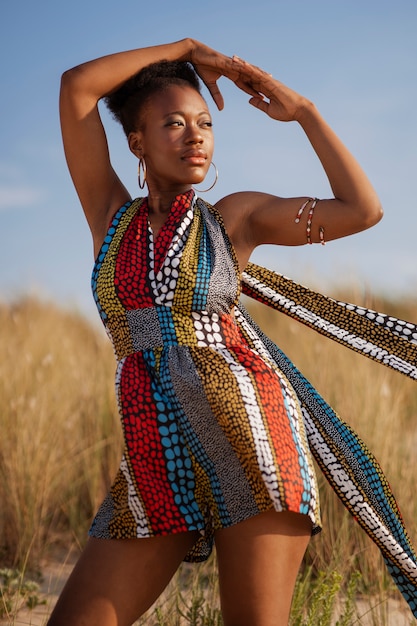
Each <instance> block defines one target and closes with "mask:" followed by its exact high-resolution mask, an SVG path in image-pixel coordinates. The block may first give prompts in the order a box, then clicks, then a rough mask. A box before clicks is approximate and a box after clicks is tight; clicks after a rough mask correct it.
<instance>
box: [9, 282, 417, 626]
mask: <svg viewBox="0 0 417 626" xmlns="http://www.w3.org/2000/svg"><path fill="white" fill-rule="evenodd" d="M333 295H334V294H333ZM344 298H345V299H346V295H345V294H344ZM348 299H349V298H348ZM350 300H351V301H354V302H357V303H358V304H360V303H361V302H360V298H358V294H352V297H351V298H350ZM363 304H367V305H368V306H372V307H373V308H376V309H378V310H382V311H384V312H387V313H391V314H393V315H398V316H401V317H404V318H405V319H410V320H411V321H413V320H414V319H415V318H416V317H417V316H416V311H417V307H416V302H410V303H406V302H403V303H402V304H401V306H400V307H398V306H395V307H394V305H392V304H391V303H389V302H366V303H365V302H363ZM252 313H253V314H254V317H256V319H257V321H258V323H259V324H260V325H261V326H262V327H263V328H264V330H266V332H267V333H268V334H269V335H270V336H271V338H272V339H274V340H275V341H276V342H277V343H278V344H279V345H280V347H281V348H282V349H283V350H284V352H286V353H287V354H288V356H289V357H290V358H291V359H292V360H293V361H294V362H295V364H296V365H297V366H298V367H299V368H300V370H301V371H302V372H303V373H304V374H305V375H306V376H307V378H309V380H311V382H312V383H313V384H314V385H315V386H316V387H317V389H318V390H319V392H320V393H321V394H322V395H323V396H324V397H325V398H326V399H327V400H328V401H329V402H330V404H332V405H333V406H334V407H335V408H336V409H337V411H338V412H339V413H340V414H341V415H342V417H343V418H344V419H345V420H346V421H347V422H349V423H350V424H351V425H352V426H353V427H354V428H355V430H357V432H358V433H359V434H360V436H361V437H362V438H363V439H364V440H365V441H366V442H367V443H368V445H369V447H370V448H371V450H372V451H373V452H374V453H375V455H376V456H377V458H378V459H379V461H380V463H381V465H382V467H383V468H384V470H385V473H386V474H387V476H388V478H389V481H390V483H391V485H392V487H393V490H394V493H395V494H396V496H397V499H398V502H399V505H400V508H401V510H402V513H403V516H404V518H405V521H406V525H407V526H408V528H409V531H410V534H411V538H412V539H416V538H417V524H416V520H417V499H416V498H415V497H414V496H415V492H414V479H415V477H414V475H413V474H414V472H415V449H416V444H417V428H416V423H417V421H416V416H417V395H416V393H415V390H416V388H415V383H413V382H412V381H409V380H407V379H406V378H405V377H403V376H401V375H400V374H398V373H395V372H391V371H390V370H388V369H386V368H384V367H381V366H379V365H377V364H375V363H372V362H370V361H368V360H367V359H364V358H363V357H360V356H359V355H356V354H354V353H351V352H350V351H349V350H347V349H346V348H343V347H341V346H338V345H336V344H334V343H333V342H331V341H330V340H327V339H324V338H321V337H319V336H318V335H316V334H315V333H314V332H313V331H311V330H308V329H306V328H304V327H302V326H300V324H298V323H296V322H294V321H292V320H289V319H286V318H284V317H283V316H282V315H280V314H277V313H274V312H273V311H270V310H267V309H266V308H265V307H263V306H261V305H255V306H254V307H252ZM0 344H1V346H2V354H3V358H2V360H1V362H0V428H1V433H2V437H1V440H0V500H1V502H2V508H1V511H0V542H1V543H0V550H1V553H0V556H1V558H0V565H2V566H4V565H13V566H16V567H19V568H23V567H25V568H27V569H33V568H36V567H37V566H38V565H39V563H40V562H41V560H42V558H44V557H46V556H47V555H48V554H50V553H51V550H52V549H53V548H55V547H56V546H65V549H69V548H70V546H71V545H79V544H82V543H83V542H84V540H85V536H86V531H87V528H88V525H89V523H90V520H91V517H92V515H93V513H94V511H95V509H96V508H97V506H98V504H99V503H100V502H101V500H102V498H103V497H104V495H105V493H106V490H107V488H108V486H109V484H110V482H111V479H112V477H113V476H114V474H115V472H116V468H117V466H118V463H119V459H120V449H121V433H120V426H119V418H118V416H117V410H116V406H115V399H114V391H113V378H114V357H113V353H112V349H111V345H110V342H109V341H108V340H107V338H106V337H105V336H104V333H103V332H101V331H98V330H97V329H96V328H95V327H93V326H92V325H91V324H90V323H89V322H87V321H86V320H85V319H84V318H82V317H80V316H79V315H77V314H75V313H71V312H68V311H63V310H60V309H58V308H56V307H55V306H53V305H51V304H49V303H42V302H39V301H37V300H36V299H29V298H28V299H22V300H20V301H17V302H15V303H13V304H5V303H4V304H1V303H0ZM322 512H323V523H324V528H325V531H324V532H323V533H322V535H321V536H319V537H317V538H315V539H314V540H313V541H312V542H311V546H310V549H309V553H308V556H307V559H306V563H307V564H308V565H312V566H313V568H314V569H315V571H317V572H318V571H337V572H339V573H340V574H341V575H342V579H343V581H344V584H347V583H348V581H349V580H350V578H351V577H352V575H353V573H354V572H355V571H358V570H359V571H360V572H361V576H362V578H361V583H360V590H362V591H363V592H366V593H367V594H369V593H372V594H380V597H386V594H387V593H391V591H392V588H391V586H390V585H391V584H390V581H389V578H388V575H387V574H385V568H384V566H383V565H382V561H381V559H380V556H379V554H378V551H377V550H376V549H375V548H374V546H372V545H371V542H370V540H368V538H367V537H366V536H365V535H364V533H363V532H362V531H361V530H360V529H359V528H357V527H356V525H355V524H354V523H353V522H352V521H351V519H350V518H349V517H348V515H347V514H346V513H345V511H344V510H343V507H342V506H340V505H339V503H338V501H337V499H336V497H335V496H334V495H333V493H332V492H331V491H330V490H329V489H328V488H327V486H326V485H323V488H322ZM378 619H379V618H378ZM149 623H150V622H149ZM155 623H156V622H155ZM160 623H164V622H163V621H161V622H160ZM166 623H168V622H166ZM207 623H209V622H207ZM213 623H214V622H213ZM377 623H385V622H383V621H379V622H378V621H375V624H377Z"/></svg>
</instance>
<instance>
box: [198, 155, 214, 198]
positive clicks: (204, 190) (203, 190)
mask: <svg viewBox="0 0 417 626" xmlns="http://www.w3.org/2000/svg"><path fill="white" fill-rule="evenodd" d="M210 165H212V166H213V167H214V172H215V173H214V176H215V178H214V183H213V184H212V185H211V187H209V188H208V189H197V187H194V189H195V190H196V191H198V192H199V193H206V191H210V189H213V187H214V185H215V184H216V183H217V179H218V178H219V171H218V169H217V167H216V166H215V164H214V163H213V161H212V162H211V163H210Z"/></svg>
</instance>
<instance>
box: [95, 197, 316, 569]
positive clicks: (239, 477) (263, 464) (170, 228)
mask: <svg viewBox="0 0 417 626" xmlns="http://www.w3.org/2000/svg"><path fill="white" fill-rule="evenodd" d="M240 289H241V281H240V272H239V267H238V264H237V260H236V258H235V255H234V251H233V249H232V246H231V245H230V242H229V239H228V237H227V235H226V233H225V230H224V228H223V225H222V221H221V218H220V216H219V215H218V214H217V213H216V212H215V211H214V209H212V208H211V207H208V206H207V205H206V204H205V203H204V202H203V201H201V200H199V199H197V198H196V197H195V196H194V193H193V191H190V192H189V193H187V194H184V195H181V196H178V197H177V198H176V199H175V201H174V203H173V205H172V209H171V212H170V214H169V217H168V219H167V221H166V222H165V224H164V226H163V228H162V229H161V231H160V232H159V233H158V236H157V237H156V240H154V238H153V234H152V230H151V228H150V227H149V224H148V204H147V201H146V200H143V201H141V200H135V201H134V202H132V203H128V204H126V205H125V206H123V207H122V208H121V209H120V210H119V211H118V213H117V214H116V215H115V217H114V219H113V222H112V224H111V227H110V230H109V232H108V236H107V237H106V240H105V242H104V245H103V248H102V250H101V251H100V253H99V256H98V260H97V264H96V266H95V270H94V277H93V290H94V294H95V298H96V302H97V305H98V308H99V310H100V313H101V316H102V319H103V321H104V323H105V326H106V329H107V331H108V333H109V335H110V337H111V339H112V341H113V345H114V350H115V353H116V357H117V360H118V368H117V380H116V390H117V398H118V403H119V409H120V415H121V419H122V424H123V430H124V440H125V450H124V456H123V459H122V462H121V466H120V469H119V472H118V475H117V477H116V480H115V482H114V484H113V486H112V488H111V491H110V493H109V495H108V497H107V498H106V500H105V502H104V503H103V505H102V507H101V509H100V510H99V512H98V515H97V517H96V519H95V521H94V523H93V526H92V529H91V534H92V535H93V536H95V537H112V538H123V537H151V536H155V535H164V534H168V533H177V532H184V531H190V530H198V531H200V533H201V539H200V540H199V541H198V542H197V544H196V546H195V547H194V549H193V551H192V553H190V554H189V555H188V557H187V558H188V559H189V560H202V559H204V558H207V556H208V555H209V553H210V551H211V546H212V539H213V532H214V530H216V529H219V528H224V527H228V526H231V525H232V524H236V523H237V522H240V521H242V520H244V519H247V518H248V517H250V516H253V515H256V514H257V513H259V512H261V511H266V510H268V509H271V508H275V509H276V510H277V511H282V510H288V511H294V512H298V513H304V514H306V515H308V516H309V517H310V519H311V523H312V531H313V532H315V531H317V530H318V529H319V510H318V499H317V485H316V478H315V474H314V469H313V466H312V460H311V455H310V453H309V450H308V445H307V441H306V435H305V429H304V423H303V418H302V414H301V407H300V404H299V402H298V399H297V396H296V394H295V393H294V391H293V389H292V387H291V385H290V384H289V383H288V380H287V379H286V377H285V376H284V375H283V374H282V372H281V371H280V370H279V368H278V367H277V366H276V364H275V363H274V361H273V359H272V358H271V357H270V356H269V354H268V352H267V351H266V350H265V349H263V354H262V355H261V354H260V353H259V351H258V350H255V348H254V345H253V342H251V340H250V338H249V337H247V336H244V335H243V333H242V332H241V329H240V327H239V325H238V324H237V322H236V319H235V317H234V311H235V307H236V305H237V304H238V300H239V296H240Z"/></svg>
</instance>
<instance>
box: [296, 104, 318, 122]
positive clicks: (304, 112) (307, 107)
mask: <svg viewBox="0 0 417 626" xmlns="http://www.w3.org/2000/svg"><path fill="white" fill-rule="evenodd" d="M319 117H320V113H319V112H318V110H317V108H316V105H315V104H314V102H312V101H311V100H308V98H303V100H302V102H301V103H300V105H299V107H298V108H297V112H296V115H295V120H296V121H297V122H298V123H299V124H300V126H302V128H304V129H305V128H306V127H308V126H309V125H310V124H314V123H315V122H316V121H317V119H318V118H319Z"/></svg>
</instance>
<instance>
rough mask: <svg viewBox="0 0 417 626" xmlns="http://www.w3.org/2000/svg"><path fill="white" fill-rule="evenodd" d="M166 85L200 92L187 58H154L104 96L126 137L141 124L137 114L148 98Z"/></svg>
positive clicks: (197, 80)
mask: <svg viewBox="0 0 417 626" xmlns="http://www.w3.org/2000/svg"><path fill="white" fill-rule="evenodd" d="M170 85H187V86H189V87H192V88H193V89H195V90H196V91H197V92H198V93H199V94H201V86H200V81H199V79H198V76H197V73H196V71H195V70H194V68H193V66H192V65H191V64H190V63H188V62H187V61H158V62H157V63H151V65H147V66H146V67H144V68H143V69H142V70H140V71H139V72H138V73H137V74H134V75H133V76H132V77H131V78H129V79H128V80H127V81H126V82H125V83H123V85H122V86H121V87H119V89H117V90H116V91H114V92H113V93H111V94H109V95H108V96H106V97H105V98H104V102H105V103H106V105H107V108H108V109H109V110H110V112H111V113H112V115H113V117H114V119H115V120H117V121H118V122H120V124H121V125H122V127H123V130H124V132H125V134H126V136H128V135H129V133H131V132H133V131H135V130H138V129H139V128H140V127H141V126H142V120H141V115H142V113H143V110H144V107H145V105H146V104H147V102H148V100H149V98H150V97H151V96H152V95H154V94H155V93H158V92H160V91H164V90H165V89H167V87H169V86H170Z"/></svg>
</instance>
